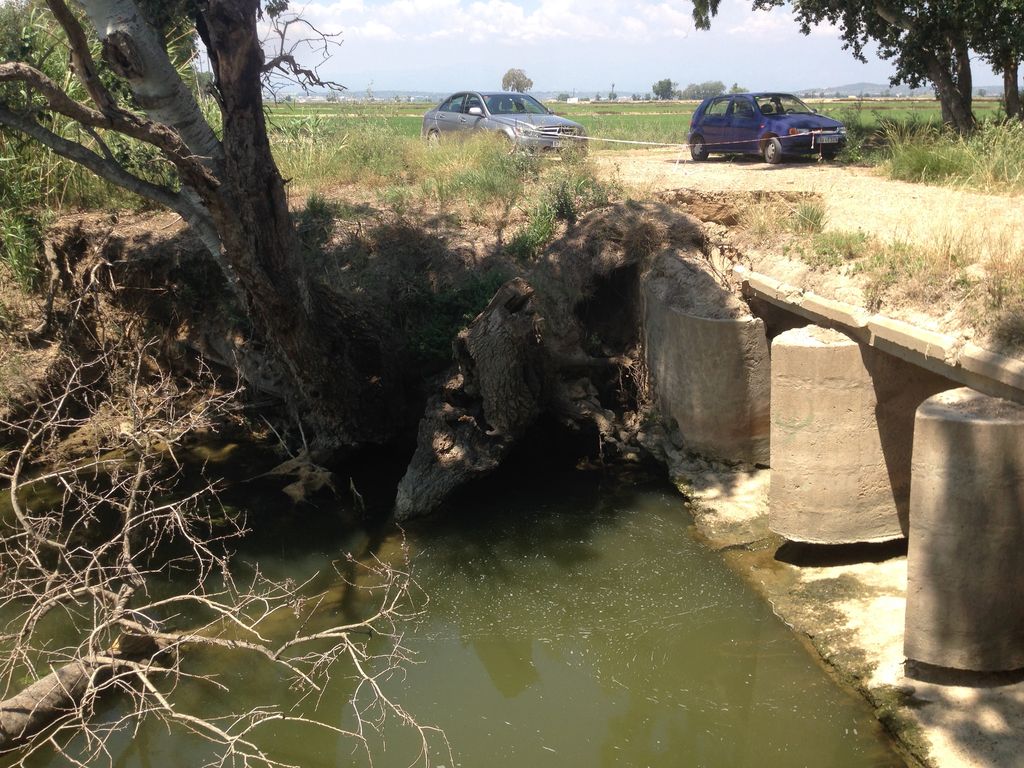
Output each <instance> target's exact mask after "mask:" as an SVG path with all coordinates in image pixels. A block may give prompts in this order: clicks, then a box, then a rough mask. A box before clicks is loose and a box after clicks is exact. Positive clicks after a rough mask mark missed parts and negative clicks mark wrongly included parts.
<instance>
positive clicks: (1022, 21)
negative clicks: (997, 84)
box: [971, 0, 1024, 119]
mask: <svg viewBox="0 0 1024 768" xmlns="http://www.w3.org/2000/svg"><path fill="white" fill-rule="evenodd" d="M980 6H983V7H980ZM971 32H972V37H971V39H972V47H973V48H974V49H975V50H976V51H978V53H980V54H981V55H982V56H983V57H984V58H985V60H986V61H988V63H989V64H990V65H991V66H992V69H994V70H995V71H996V72H998V73H1000V74H1001V75H1002V76H1003V99H1004V104H1005V107H1006V116H1007V117H1010V118H1020V119H1024V110H1022V109H1021V101H1020V64H1021V62H1022V61H1024V0H999V2H994V3H984V4H981V3H979V4H976V9H975V16H974V20H973V24H972V25H971Z"/></svg>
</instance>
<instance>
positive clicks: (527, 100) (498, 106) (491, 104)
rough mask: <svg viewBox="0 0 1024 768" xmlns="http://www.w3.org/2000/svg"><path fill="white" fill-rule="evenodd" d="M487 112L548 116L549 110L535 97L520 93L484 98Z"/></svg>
mask: <svg viewBox="0 0 1024 768" xmlns="http://www.w3.org/2000/svg"><path fill="white" fill-rule="evenodd" d="M484 102H485V103H486V104H487V111H488V112H490V113H491V114H492V115H546V114H548V110H547V108H546V107H545V106H544V105H543V104H541V103H540V102H539V101H537V100H536V99H535V98H533V96H526V95H524V94H518V93H512V94H510V93H493V94H491V95H490V96H484Z"/></svg>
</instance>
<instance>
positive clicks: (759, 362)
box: [642, 273, 771, 464]
mask: <svg viewBox="0 0 1024 768" xmlns="http://www.w3.org/2000/svg"><path fill="white" fill-rule="evenodd" d="M716 290H717V293H715V291H716ZM680 291H682V292H683V293H684V294H685V293H687V292H690V294H691V295H683V296H680ZM699 292H710V296H711V297H717V296H719V295H720V296H721V301H722V303H721V306H726V303H727V302H729V301H731V302H735V301H736V299H735V297H733V296H731V295H729V294H728V292H726V291H724V290H723V289H721V288H720V287H717V286H715V285H714V284H713V282H711V281H710V280H697V281H695V282H694V281H691V280H689V279H688V280H687V281H686V282H684V281H683V279H682V278H681V277H679V278H677V277H673V276H669V277H666V276H665V275H664V273H657V274H654V275H648V276H645V280H644V282H643V287H642V295H643V301H644V344H645V350H646V355H647V366H648V369H649V371H650V375H651V383H652V388H653V390H654V394H655V398H656V401H657V404H658V409H659V411H660V413H661V414H662V416H664V417H665V418H666V419H671V420H674V421H675V422H676V423H677V424H678V427H679V431H680V432H681V433H682V435H683V440H684V442H685V445H686V448H687V449H688V450H691V451H693V452H694V453H698V454H701V455H704V456H708V457H711V458H715V459H723V460H726V461H731V462H740V463H747V464H767V463H768V459H769V448H768V442H769V431H770V428H769V420H768V413H769V405H770V390H771V363H770V359H769V353H768V341H767V337H766V336H765V328H764V323H763V322H762V321H761V320H759V319H757V318H754V317H751V316H749V315H746V316H742V317H729V316H718V317H714V316H711V317H709V316H701V314H700V312H699V309H700V307H701V306H702V304H705V305H709V304H710V303H711V300H710V299H709V298H707V297H705V298H701V299H699V300H698V299H697V298H696V297H695V296H693V295H692V294H696V293H699ZM684 307H685V308H686V309H684ZM705 314H709V315H710V314H712V312H707V313H705ZM721 314H724V315H727V314H728V313H721Z"/></svg>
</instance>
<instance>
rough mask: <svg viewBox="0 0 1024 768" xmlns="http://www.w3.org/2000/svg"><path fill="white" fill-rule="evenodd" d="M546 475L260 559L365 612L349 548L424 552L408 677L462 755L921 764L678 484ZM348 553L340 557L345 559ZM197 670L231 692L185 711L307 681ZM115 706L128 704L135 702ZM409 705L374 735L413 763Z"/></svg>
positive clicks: (295, 751)
mask: <svg viewBox="0 0 1024 768" xmlns="http://www.w3.org/2000/svg"><path fill="white" fill-rule="evenodd" d="M530 478H531V480H530V483H528V484H524V483H522V482H521V481H520V480H518V479H516V478H514V477H513V478H512V479H510V480H508V481H507V482H506V484H505V485H500V483H499V485H497V486H495V485H491V486H489V488H488V495H487V496H486V497H482V498H481V497H477V498H474V497H468V496H467V497H464V498H463V499H462V500H461V502H460V503H461V511H460V512H458V513H456V514H453V515H450V516H449V517H447V518H446V519H444V520H440V521H434V522H431V523H429V524H428V525H424V526H422V527H421V528H419V529H415V530H413V531H410V532H409V533H408V534H407V535H406V537H405V539H404V540H403V538H402V537H401V536H400V535H397V534H395V533H393V532H385V531H376V532H360V533H356V534H347V535H342V534H340V533H338V532H337V530H336V528H337V526H336V525H335V526H334V528H332V526H331V523H330V521H331V517H330V512H329V511H328V512H326V513H321V514H319V516H317V515H316V514H313V513H308V519H304V518H303V517H302V516H301V515H300V514H299V513H298V512H293V513H292V514H290V516H288V517H286V518H282V519H283V523H282V527H281V528H280V529H279V530H278V531H276V532H274V533H272V534H271V535H267V536H265V537H264V538H262V539H260V540H257V541H254V542H253V543H252V549H251V550H250V551H249V552H248V553H246V555H245V557H246V558H248V559H250V560H252V561H258V562H259V565H260V568H261V569H262V570H263V572H264V573H265V574H266V575H267V576H269V577H273V578H288V577H290V578H293V579H295V580H303V581H304V580H306V579H309V578H311V577H312V575H313V574H315V573H318V572H319V573H320V574H321V575H320V576H318V577H317V578H316V579H314V580H313V581H312V582H311V591H312V592H316V593H319V594H326V595H327V599H325V601H324V603H323V610H325V611H328V612H331V613H342V614H345V615H358V614H359V613H360V611H361V610H364V609H365V606H364V605H363V604H362V603H361V602H360V601H361V600H362V599H363V598H362V597H361V596H360V595H361V593H360V592H359V591H358V590H353V589H351V588H350V587H349V586H348V584H347V583H346V582H348V581H355V580H357V579H358V574H357V572H356V570H355V567H354V566H353V565H351V564H346V561H345V559H344V557H343V555H344V553H345V552H346V551H355V552H361V553H364V554H365V555H369V554H373V555H375V556H376V557H379V558H381V559H382V560H384V561H385V562H389V561H390V562H395V563H401V564H404V558H405V556H406V548H407V549H408V554H409V556H410V557H411V559H412V566H413V569H414V573H415V576H416V579H417V581H418V583H419V585H420V587H421V588H422V590H423V591H424V593H425V594H426V595H429V598H430V599H429V603H428V605H427V606H426V611H425V613H424V615H423V616H422V617H421V618H420V619H419V620H418V621H417V622H416V623H413V624H411V625H409V626H407V627H405V637H404V643H405V645H407V646H408V647H410V648H411V649H412V650H413V651H415V652H416V653H417V661H418V662H419V663H417V664H415V665H412V666H410V667H409V668H408V670H407V673H406V674H405V675H404V676H403V677H401V678H398V677H395V678H392V679H390V680H389V681H388V682H387V690H388V692H389V693H390V694H391V695H393V696H394V698H395V699H396V700H398V701H400V702H401V704H402V706H403V707H404V708H405V709H406V710H408V711H409V712H410V713H412V714H413V715H414V716H416V717H417V718H418V719H419V720H420V721H421V722H425V723H430V724H434V725H437V726H439V727H440V728H443V729H444V731H445V733H446V734H447V738H448V740H449V742H450V743H451V746H452V749H453V752H454V757H455V762H454V765H448V763H447V758H445V759H443V760H441V761H440V762H442V763H445V764H446V765H447V768H455V766H462V767H464V768H471V767H474V766H486V767H487V768H504V767H506V766H507V767H508V768H512V767H516V768H519V767H521V766H527V767H528V768H566V767H567V766H569V767H571V766H586V767H588V768H589V767H590V766H602V767H607V768H632V767H633V766H637V767H640V766H652V767H661V766H664V767H666V768H667V767H668V766H672V767H673V768H676V767H678V766H687V767H689V766H705V767H707V768H719V767H721V768H745V767H748V766H749V767H750V768H754V767H755V766H756V768H796V767H799V766H814V768H823V767H830V768H887V767H890V766H898V765H902V763H901V761H900V760H899V759H898V758H897V757H896V756H895V755H894V754H893V753H892V751H891V750H890V749H889V747H888V746H887V743H886V742H885V741H884V739H883V738H882V737H881V735H880V730H879V728H878V727H877V724H876V723H875V721H874V719H873V718H872V716H871V714H870V712H869V711H868V709H867V707H866V705H864V704H863V702H861V701H859V700H857V699H855V698H853V697H851V696H849V695H847V694H845V693H843V692H841V691H840V690H838V689H837V688H836V687H835V686H834V685H833V684H832V683H831V681H829V680H828V679H827V677H826V676H825V674H824V673H823V672H822V670H821V669H820V668H819V667H818V666H817V665H816V664H815V663H814V661H813V660H812V659H811V658H810V657H809V656H808V655H807V654H806V653H805V651H804V649H803V648H802V647H801V646H800V644H799V643H798V642H797V641H796V640H795V639H794V638H793V637H792V636H791V634H790V633H789V631H788V630H787V629H786V628H785V627H784V626H783V625H782V623H781V622H780V621H779V620H778V619H777V618H776V617H775V616H774V615H773V614H772V613H771V610H770V609H769V607H767V606H766V605H764V604H763V603H762V602H761V600H760V599H759V598H757V597H756V596H754V595H753V594H752V593H751V592H750V590H749V589H748V588H747V587H746V586H745V585H744V584H743V583H742V582H741V581H740V580H739V579H738V578H737V577H735V575H734V574H732V573H731V572H730V571H728V570H727V568H726V567H725V565H724V564H723V562H722V561H721V559H720V558H719V557H718V556H717V555H714V554H713V553H710V552H708V551H706V550H705V549H704V548H703V547H702V546H700V545H699V544H697V543H696V542H695V541H694V540H693V538H692V536H691V535H690V530H689V528H690V525H691V522H690V519H689V517H688V516H687V514H686V512H685V510H684V509H683V507H682V504H681V502H680V499H679V497H678V496H677V495H676V494H675V492H674V491H673V490H672V489H671V488H668V487H666V486H665V485H664V484H662V483H659V482H649V481H642V482H635V483H632V484H629V483H622V482H620V481H616V482H614V483H604V482H602V481H601V480H600V478H599V477H596V476H595V475H588V474H584V473H574V472H570V473H553V474H536V473H535V474H533V475H531V476H530ZM499 480H500V479H499ZM253 501H254V504H253V506H254V507H256V506H257V505H259V504H266V503H267V499H265V498H261V499H254V500H253ZM235 503H238V504H240V505H243V504H245V503H246V502H245V500H244V499H236V500H235ZM263 530H264V531H266V530H267V529H266V527H264V529H263ZM332 563H334V564H338V565H339V566H340V567H341V572H340V575H334V576H331V575H325V574H331V573H332V568H331V564H332ZM280 631H281V632H285V631H287V628H284V627H282V628H280ZM382 642H383V641H382ZM187 671H188V672H189V674H196V675H202V674H214V675H216V676H217V678H218V679H219V680H221V681H223V682H225V683H228V684H229V687H230V688H231V695H230V698H228V697H227V695H226V694H225V693H222V692H220V691H219V690H218V689H216V688H213V687H210V686H201V685H198V684H191V683H189V681H188V680H182V681H180V682H179V683H178V688H177V690H176V692H175V695H176V696H177V697H179V700H181V704H182V709H183V710H184V711H200V712H206V713H207V714H209V715H211V716H216V715H218V714H224V713H228V712H231V711H238V710H239V709H247V708H249V707H254V706H258V705H260V704H264V703H267V702H274V703H276V704H278V705H281V706H287V705H288V704H289V699H288V697H293V698H294V697H297V695H296V694H293V693H289V692H288V687H287V685H286V682H285V681H283V680H281V679H280V678H277V677H265V676H263V675H261V674H258V673H255V672H254V668H252V667H248V666H246V665H245V664H244V663H242V664H239V662H238V658H237V657H236V656H233V655H226V654H218V653H216V652H212V651H211V652H204V653H199V654H196V655H195V656H190V657H189V660H188V669H187ZM352 686H353V683H352V681H351V680H347V679H342V678H340V677H339V678H337V679H335V680H334V681H333V682H332V685H331V687H330V689H329V690H328V691H327V692H326V693H325V695H324V697H323V698H322V699H321V700H320V701H319V705H318V709H317V714H318V715H319V716H320V717H321V718H326V719H327V721H328V722H330V723H331V724H332V725H336V726H337V727H339V728H348V727H351V726H352V723H353V714H352V710H351V706H350V704H349V701H350V698H351V695H352V692H353V687H352ZM109 706H110V709H109V711H107V712H106V713H104V716H106V717H107V718H108V719H110V720H114V719H116V718H117V717H119V716H121V715H122V714H123V710H122V706H121V705H119V704H117V703H111V704H110V705H109ZM305 706H306V707H307V709H306V710H300V711H312V710H311V708H312V707H313V703H311V702H307V703H306V705H305ZM390 722H391V725H389V726H388V728H387V729H386V730H385V733H384V734H383V736H382V737H381V738H379V739H377V738H371V742H372V743H371V747H372V749H373V750H374V755H375V759H374V764H375V765H377V766H385V768H389V767H390V766H405V765H408V764H409V763H410V762H412V760H413V759H414V758H415V756H416V754H417V753H418V750H419V743H418V741H417V739H416V737H415V735H414V734H412V733H411V732H410V730H409V729H407V728H403V727H401V725H400V724H398V723H397V722H395V720H394V719H392V721H390ZM257 738H258V740H259V743H260V744H262V745H265V746H266V747H268V748H269V749H271V750H272V751H273V754H274V757H275V758H276V759H278V760H281V761H282V762H285V763H289V764H294V765H300V766H303V767H304V768H336V767H337V768H341V767H347V766H353V767H355V766H360V767H361V766H365V765H367V764H368V763H367V760H366V758H365V756H363V755H362V754H361V753H360V752H359V751H358V750H355V749H354V745H353V743H352V741H351V740H347V739H344V738H342V737H340V736H337V735H336V734H330V733H328V732H325V731H322V730H321V731H317V730H311V729H309V728H303V727H300V726H294V725H284V724H280V725H275V726H273V727H269V728H268V729H267V730H265V731H264V732H261V733H259V734H258V735H257ZM435 746H438V745H436V744H435ZM109 748H110V752H111V754H112V756H113V761H112V762H113V764H114V765H116V766H119V767H122V768H144V767H146V768H149V767H153V768H167V767H170V766H190V765H200V764H203V763H204V762H205V761H207V760H209V759H210V757H211V755H210V754H209V752H208V750H207V748H206V746H205V745H204V744H203V743H202V741H201V740H199V739H193V738H187V737H182V736H180V735H173V736H172V735H170V734H168V733H167V732H166V730H164V729H163V728H161V727H159V726H158V725H157V724H149V725H146V726H144V727H142V728H140V729H138V730H137V731H135V730H132V731H128V730H125V731H124V732H123V733H120V734H118V736H117V737H115V738H114V739H113V740H112V741H111V742H110V744H109ZM42 764H43V763H42V762H41V761H39V762H36V763H33V765H42ZM52 764H53V765H56V764H57V763H52Z"/></svg>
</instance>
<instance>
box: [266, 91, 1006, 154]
mask: <svg viewBox="0 0 1024 768" xmlns="http://www.w3.org/2000/svg"><path fill="white" fill-rule="evenodd" d="M807 103H808V104H809V105H810V106H812V107H814V108H815V109H817V110H818V111H820V112H821V113H822V114H824V115H828V116H829V117H833V118H835V119H837V120H840V121H842V122H843V123H846V124H847V126H848V127H850V129H851V130H852V131H856V132H859V133H863V134H878V136H879V137H880V136H881V131H882V130H883V129H884V128H885V126H886V125H887V124H899V125H904V126H905V125H908V124H909V125H913V126H925V125H934V126H938V125H939V124H940V123H941V115H940V112H939V105H938V102H937V101H935V100H934V99H830V100H816V99H809V100H807ZM432 106H434V105H433V104H432V103H426V102H414V103H395V102H336V103H328V102H315V103H308V102H307V103H289V104H278V105H274V106H272V107H271V108H270V121H271V124H272V126H274V127H276V129H277V130H278V131H279V132H281V133H284V134H287V133H289V132H290V131H294V130H298V129H301V128H302V127H303V126H305V127H315V128H316V129H317V130H319V131H321V132H322V133H323V134H325V135H327V136H334V137H336V138H340V137H342V136H344V135H346V134H349V133H354V132H359V131H363V130H367V129H368V128H370V127H371V126H372V127H373V128H374V129H376V128H384V129H385V130H387V131H388V132H390V133H392V134H394V135H396V136H407V137H415V136H419V134H420V125H421V122H422V118H423V113H424V112H426V111H427V110H428V109H430V108H431V107H432ZM548 106H549V108H551V109H552V110H553V111H554V112H556V113H557V114H560V115H564V116H565V117H568V118H570V119H571V120H576V121H577V122H579V123H580V124H581V125H583V127H584V128H586V129H587V134H588V135H589V136H592V137H596V138H605V139H618V140H626V141H649V142H664V143H670V144H672V143H685V142H686V137H687V132H688V129H689V125H690V116H691V115H692V114H693V112H694V110H695V109H696V108H697V102H680V101H670V102H657V101H655V102H643V101H631V102H616V103H609V102H595V103H590V104H566V103H561V102H551V103H549V104H548ZM974 109H975V114H977V116H978V118H979V119H980V120H982V121H984V120H985V119H986V118H990V117H993V116H995V115H996V113H997V111H998V109H999V102H998V101H996V100H994V99H989V100H983V99H976V100H975V102H974ZM607 146H609V147H613V148H616V149H621V148H622V147H623V145H611V144H609V145H607ZM594 148H595V149H601V148H602V147H601V145H600V144H599V143H597V142H595V147H594Z"/></svg>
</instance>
